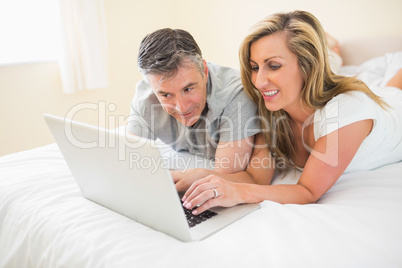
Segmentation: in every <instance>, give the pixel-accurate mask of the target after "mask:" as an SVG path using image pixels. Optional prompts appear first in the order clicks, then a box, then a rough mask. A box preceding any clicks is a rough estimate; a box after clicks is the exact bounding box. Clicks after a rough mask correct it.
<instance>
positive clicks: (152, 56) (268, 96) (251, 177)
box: [127, 11, 402, 214]
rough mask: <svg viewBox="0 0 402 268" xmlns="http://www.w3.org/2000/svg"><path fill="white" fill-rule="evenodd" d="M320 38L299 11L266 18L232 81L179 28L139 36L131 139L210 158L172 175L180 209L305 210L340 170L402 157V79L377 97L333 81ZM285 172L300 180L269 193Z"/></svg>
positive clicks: (349, 80) (357, 84)
mask: <svg viewBox="0 0 402 268" xmlns="http://www.w3.org/2000/svg"><path fill="white" fill-rule="evenodd" d="M328 38H329V37H328V36H327V35H326V33H325V32H324V30H323V28H322V26H321V24H320V22H319V21H318V20H317V19H316V18H315V17H314V16H313V15H312V14H310V13H308V12H304V11H295V12H290V13H284V14H274V15H272V16H270V17H268V18H267V19H265V20H263V21H261V22H259V23H257V24H256V25H255V26H254V27H253V28H252V31H251V33H250V34H249V35H248V36H246V38H245V39H244V41H243V43H242V45H241V47H240V65H241V66H240V67H241V79H240V76H239V74H238V73H237V72H236V71H234V70H232V69H230V68H226V67H222V66H218V65H216V64H212V63H206V61H205V60H203V58H202V55H201V51H200V49H199V47H198V46H197V44H196V42H195V41H194V39H193V38H192V36H191V35H190V34H189V33H187V32H185V31H183V30H172V29H162V30H158V31H156V32H154V33H152V34H150V35H148V36H146V37H145V38H144V40H143V41H142V43H141V46H140V51H139V56H138V64H139V68H140V70H141V72H142V73H143V75H144V80H143V81H141V82H139V83H138V84H137V89H136V94H135V96H134V99H133V101H132V104H131V116H132V117H131V118H130V122H129V124H128V126H127V127H128V131H129V132H131V133H132V134H134V135H139V136H145V137H147V138H152V139H156V138H159V139H160V140H162V141H163V142H165V143H167V144H169V145H170V146H172V147H173V149H175V150H176V151H181V150H186V151H189V152H190V153H193V154H197V155H202V156H203V157H205V158H214V160H215V169H214V170H209V169H188V170H181V171H172V175H173V178H174V180H175V182H176V187H177V189H178V191H182V192H185V193H184V196H183V202H184V203H183V205H184V206H185V207H187V208H195V209H194V210H193V213H194V214H197V213H201V212H202V211H204V210H206V209H208V208H210V207H214V206H233V205H236V204H239V203H257V202H261V201H263V200H272V201H275V202H279V203H296V204H306V203H312V202H316V201H317V200H318V199H319V198H320V197H321V196H322V195H323V194H324V193H325V192H326V191H328V189H329V188H330V187H331V186H332V185H333V184H334V183H335V182H336V181H337V180H338V178H339V177H340V176H341V175H342V174H343V173H345V172H355V171H362V170H371V169H375V168H378V167H381V166H384V165H387V164H391V163H396V162H399V161H401V160H402V136H401V134H400V133H402V91H401V90H400V88H402V71H399V72H397V73H396V75H395V76H394V78H392V79H391V80H390V81H389V82H388V84H387V87H385V88H384V87H383V88H381V89H380V90H375V89H373V88H372V89H369V88H368V87H367V85H366V84H365V83H363V82H362V81H360V80H358V79H356V78H354V77H343V76H338V75H335V74H334V72H332V70H331V67H330V63H329V50H328ZM329 40H331V39H329ZM332 47H335V49H334V51H336V50H337V47H336V46H334V45H332ZM243 88H244V90H243ZM374 90H375V93H374ZM290 168H302V169H303V171H302V173H301V176H300V179H299V180H298V183H297V184H295V185H270V183H271V181H272V178H273V176H274V171H279V172H285V171H286V170H287V169H290ZM200 204H201V205H200Z"/></svg>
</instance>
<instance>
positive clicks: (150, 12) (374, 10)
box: [0, 0, 402, 155]
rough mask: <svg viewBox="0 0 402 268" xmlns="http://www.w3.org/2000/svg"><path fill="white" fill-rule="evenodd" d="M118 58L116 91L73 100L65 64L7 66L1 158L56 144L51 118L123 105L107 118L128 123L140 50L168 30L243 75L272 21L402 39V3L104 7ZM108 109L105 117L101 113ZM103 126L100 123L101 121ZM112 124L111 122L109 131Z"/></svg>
mask: <svg viewBox="0 0 402 268" xmlns="http://www.w3.org/2000/svg"><path fill="white" fill-rule="evenodd" d="M104 1H105V9H106V10H105V12H106V20H107V27H108V38H109V54H110V66H109V67H110V78H111V79H110V81H111V84H110V87H109V88H107V89H105V90H94V91H85V92H80V93H75V94H71V95H66V94H63V93H62V90H61V82H60V76H59V70H58V66H57V63H38V64H26V65H17V66H0V155H5V154H8V153H12V152H17V151H21V150H26V149H30V148H35V147H38V146H42V145H45V144H49V143H52V142H53V139H52V137H51V135H50V133H49V132H48V130H47V128H46V125H45V124H44V122H43V119H42V114H43V113H44V112H47V113H52V114H56V115H61V116H63V115H65V114H66V113H67V112H68V111H69V110H71V109H72V108H73V107H75V106H76V105H80V104H82V103H87V102H90V103H96V104H100V106H102V105H106V107H107V105H109V104H111V103H113V104H115V105H116V107H117V109H116V110H115V111H114V112H110V111H108V110H107V109H106V114H105V113H103V117H106V119H107V118H108V117H110V116H116V117H117V116H121V117H125V118H126V117H127V116H128V114H129V103H130V100H131V98H132V96H133V94H134V89H135V83H136V82H137V81H138V80H139V79H141V77H140V75H139V74H138V71H137V68H136V57H137V51H138V47H139V43H140V41H141V40H142V38H143V37H144V35H145V34H147V33H149V32H151V31H154V30H156V29H158V28H162V27H172V28H183V29H185V30H188V31H190V32H191V33H192V34H193V36H194V38H195V39H196V40H197V42H198V44H199V45H200V47H201V49H202V51H203V54H204V58H205V59H206V60H208V61H213V62H216V63H219V64H222V65H227V66H232V67H234V68H238V58H237V55H238V47H239V44H240V42H241V40H242V37H243V36H244V35H245V33H246V32H247V30H248V28H249V27H250V26H251V25H252V24H253V23H255V22H257V21H258V20H260V19H262V18H263V17H265V16H267V15H268V14H271V13H274V12H279V11H290V10H295V9H303V10H307V11H310V12H312V13H313V14H314V15H316V16H317V17H318V19H320V20H321V22H322V24H323V26H324V28H325V29H326V30H327V31H328V32H329V33H331V34H332V35H334V36H335V37H338V38H340V39H346V38H355V37H366V36H388V35H400V36H402V27H401V25H402V14H401V10H402V1H400V0H383V1H378V0H355V1H354V0H338V1H332V2H329V3H327V2H324V1H322V0H303V1H300V0H282V1H272V0H248V1H244V0H204V1H195V0H170V1H166V0H149V1H135V0H104ZM101 110H102V109H100V110H99V111H101ZM99 111H96V110H89V109H86V110H82V111H80V112H79V113H77V115H76V117H75V118H76V119H78V120H81V121H84V122H88V123H92V124H97V123H98V121H101V122H103V119H102V116H101V117H99ZM99 118H100V119H99ZM107 124H108V122H106V125H107Z"/></svg>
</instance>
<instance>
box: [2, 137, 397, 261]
mask: <svg viewBox="0 0 402 268" xmlns="http://www.w3.org/2000/svg"><path fill="white" fill-rule="evenodd" d="M401 173H402V163H397V164H393V165H389V166H385V167H382V168H380V169H377V170H374V171H367V172H358V173H351V174H345V175H343V176H342V177H341V178H340V179H339V180H338V181H337V182H336V183H335V185H334V186H333V187H332V188H331V189H330V190H329V191H328V192H327V193H326V194H325V195H324V196H323V197H322V198H320V199H319V200H318V202H317V203H316V204H309V205H280V204H278V203H275V202H269V201H265V202H262V203H261V209H259V210H257V211H255V212H253V213H251V214H249V215H248V216H246V217H244V218H242V219H240V220H239V221H237V222H235V223H233V224H231V225H230V226H228V227H226V228H225V229H223V230H221V231H220V232H218V233H216V234H214V235H213V236H211V237H209V238H207V239H205V240H203V241H199V242H191V243H183V242H180V241H178V240H176V239H175V238H172V237H170V236H168V235H166V234H163V233H160V232H158V231H155V230H153V229H150V228H148V227H146V226H144V225H142V224H140V223H137V222H135V221H133V220H131V219H128V218H126V217H124V216H122V215H120V214H117V213H115V212H113V211H111V210H109V209H106V208H104V207H102V206H100V205H97V204H95V203H93V202H91V201H89V200H87V199H85V198H84V197H83V196H82V194H81V192H80V190H79V188H78V186H77V184H76V182H75V180H74V178H73V177H72V175H71V173H70V171H69V169H68V167H67V165H66V163H65V161H64V159H63V157H62V155H61V153H60V151H59V149H58V147H57V145H55V144H51V145H48V146H44V147H40V148H36V149H33V150H30V151H25V152H20V153H16V154H11V155H8V156H4V157H1V158H0V178H1V179H0V204H1V205H0V267H188V266H189V265H191V266H193V267H307V266H308V267H402V258H401V257H400V252H402V230H401V226H402V175H401ZM299 175H300V174H299V173H298V172H297V171H295V172H291V173H289V174H287V176H285V177H284V178H276V179H275V180H274V182H273V183H274V184H278V183H296V182H297V178H298V176H299Z"/></svg>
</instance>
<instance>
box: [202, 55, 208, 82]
mask: <svg viewBox="0 0 402 268" xmlns="http://www.w3.org/2000/svg"><path fill="white" fill-rule="evenodd" d="M202 62H203V63H204V76H205V79H208V65H207V62H206V60H202Z"/></svg>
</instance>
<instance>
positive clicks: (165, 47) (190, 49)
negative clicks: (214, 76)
mask: <svg viewBox="0 0 402 268" xmlns="http://www.w3.org/2000/svg"><path fill="white" fill-rule="evenodd" d="M137 62H138V67H139V69H140V72H141V73H142V74H143V75H145V76H146V75H162V76H164V77H172V76H174V75H176V73H177V71H178V69H179V67H183V66H185V67H189V68H193V67H194V66H195V67H196V68H198V69H199V71H200V72H201V74H202V75H204V63H203V59H202V53H201V50H200V48H199V47H198V45H197V43H196V42H195V40H194V38H193V37H192V36H191V34H190V33H188V32H187V31H184V30H180V29H170V28H164V29H160V30H157V31H155V32H153V33H150V34H148V35H147V36H145V38H144V39H143V40H142V42H141V45H140V49H139V53H138V60H137Z"/></svg>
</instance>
